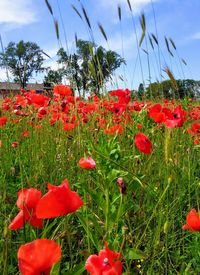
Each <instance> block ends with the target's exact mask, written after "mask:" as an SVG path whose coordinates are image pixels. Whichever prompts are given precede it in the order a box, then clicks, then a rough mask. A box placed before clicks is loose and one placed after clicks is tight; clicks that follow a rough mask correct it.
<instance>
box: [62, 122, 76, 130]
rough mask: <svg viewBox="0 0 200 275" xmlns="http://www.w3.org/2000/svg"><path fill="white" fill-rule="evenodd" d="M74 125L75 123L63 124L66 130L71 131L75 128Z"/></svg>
mask: <svg viewBox="0 0 200 275" xmlns="http://www.w3.org/2000/svg"><path fill="white" fill-rule="evenodd" d="M74 127H75V124H74V123H65V124H63V127H62V128H63V130H64V131H70V130H72V129H74Z"/></svg>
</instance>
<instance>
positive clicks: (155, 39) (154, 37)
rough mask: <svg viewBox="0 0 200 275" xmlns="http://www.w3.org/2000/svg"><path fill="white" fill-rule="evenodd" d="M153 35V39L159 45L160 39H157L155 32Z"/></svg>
mask: <svg viewBox="0 0 200 275" xmlns="http://www.w3.org/2000/svg"><path fill="white" fill-rule="evenodd" d="M151 37H152V38H153V40H154V41H155V43H156V44H157V45H159V43H158V40H157V38H156V36H155V35H154V34H153V33H152V34H151Z"/></svg>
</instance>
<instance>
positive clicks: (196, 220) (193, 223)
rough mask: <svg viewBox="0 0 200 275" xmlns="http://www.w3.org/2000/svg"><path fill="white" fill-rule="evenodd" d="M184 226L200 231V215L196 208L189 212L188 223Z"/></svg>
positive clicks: (186, 228)
mask: <svg viewBox="0 0 200 275" xmlns="http://www.w3.org/2000/svg"><path fill="white" fill-rule="evenodd" d="M182 228H183V229H184V230H189V231H200V216H199V214H198V213H197V211H196V210H195V209H192V210H191V211H190V212H189V213H188V214H187V217H186V224H185V225H183V227H182Z"/></svg>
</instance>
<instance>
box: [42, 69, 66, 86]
mask: <svg viewBox="0 0 200 275" xmlns="http://www.w3.org/2000/svg"><path fill="white" fill-rule="evenodd" d="M62 77H63V70H60V69H59V70H57V71H55V70H49V71H48V74H47V75H46V76H45V77H44V83H45V84H46V85H51V84H54V85H55V84H60V83H61V82H62Z"/></svg>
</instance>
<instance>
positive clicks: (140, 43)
mask: <svg viewBox="0 0 200 275" xmlns="http://www.w3.org/2000/svg"><path fill="white" fill-rule="evenodd" d="M140 26H141V28H142V35H141V37H140V42H139V46H141V45H142V42H143V39H144V37H145V34H146V21H145V15H144V13H142V14H141V16H140Z"/></svg>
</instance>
